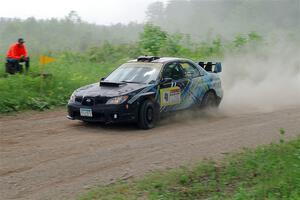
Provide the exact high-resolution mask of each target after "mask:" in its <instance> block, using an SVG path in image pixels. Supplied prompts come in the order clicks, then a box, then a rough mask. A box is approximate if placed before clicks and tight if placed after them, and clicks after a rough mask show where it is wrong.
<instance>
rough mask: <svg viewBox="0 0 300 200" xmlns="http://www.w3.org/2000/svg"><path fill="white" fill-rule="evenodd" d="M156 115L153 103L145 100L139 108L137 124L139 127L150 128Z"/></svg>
mask: <svg viewBox="0 0 300 200" xmlns="http://www.w3.org/2000/svg"><path fill="white" fill-rule="evenodd" d="M156 119H157V116H156V112H155V106H154V103H153V102H152V101H150V100H145V101H144V102H143V103H142V105H141V107H140V110H139V118H138V125H139V127H140V128H141V129H151V128H153V127H154V125H155V122H156Z"/></svg>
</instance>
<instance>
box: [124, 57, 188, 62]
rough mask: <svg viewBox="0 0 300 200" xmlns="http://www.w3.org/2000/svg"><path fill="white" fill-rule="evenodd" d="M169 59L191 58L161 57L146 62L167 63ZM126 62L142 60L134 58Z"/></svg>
mask: <svg viewBox="0 0 300 200" xmlns="http://www.w3.org/2000/svg"><path fill="white" fill-rule="evenodd" d="M171 61H191V60H189V59H185V58H176V57H161V58H158V59H155V60H153V61H150V62H148V63H167V62H171ZM128 62H130V63H132V62H142V61H138V59H134V60H129V61H128Z"/></svg>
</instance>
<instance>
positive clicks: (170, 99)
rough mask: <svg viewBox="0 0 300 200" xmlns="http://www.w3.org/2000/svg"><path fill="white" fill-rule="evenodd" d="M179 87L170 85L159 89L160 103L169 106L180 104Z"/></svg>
mask: <svg viewBox="0 0 300 200" xmlns="http://www.w3.org/2000/svg"><path fill="white" fill-rule="evenodd" d="M180 94H181V91H180V87H170V88H164V89H160V105H161V106H170V105H176V104H180V102H181V97H180Z"/></svg>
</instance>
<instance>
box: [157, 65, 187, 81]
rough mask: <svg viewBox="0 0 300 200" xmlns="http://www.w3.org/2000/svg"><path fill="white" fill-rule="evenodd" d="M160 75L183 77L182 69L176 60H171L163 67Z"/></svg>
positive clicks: (175, 78) (173, 77)
mask: <svg viewBox="0 0 300 200" xmlns="http://www.w3.org/2000/svg"><path fill="white" fill-rule="evenodd" d="M162 77H163V78H172V79H173V80H179V79H182V78H184V71H183V69H182V67H181V66H180V64H179V63H178V62H172V63H169V64H167V65H166V66H165V67H164V70H163V73H162Z"/></svg>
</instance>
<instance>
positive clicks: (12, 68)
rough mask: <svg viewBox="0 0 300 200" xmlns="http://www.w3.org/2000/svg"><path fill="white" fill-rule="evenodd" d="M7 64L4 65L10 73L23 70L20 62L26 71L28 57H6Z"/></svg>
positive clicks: (27, 68)
mask: <svg viewBox="0 0 300 200" xmlns="http://www.w3.org/2000/svg"><path fill="white" fill-rule="evenodd" d="M6 61H7V65H6V72H8V73H10V74H14V73H16V72H23V68H22V65H20V63H25V70H26V72H27V71H28V70H29V62H30V60H29V57H26V58H21V59H20V60H18V59H13V58H6Z"/></svg>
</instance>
